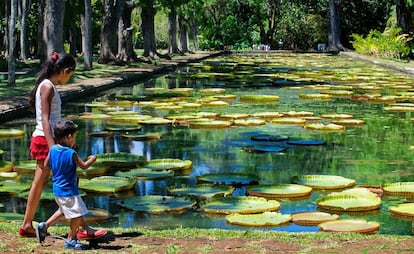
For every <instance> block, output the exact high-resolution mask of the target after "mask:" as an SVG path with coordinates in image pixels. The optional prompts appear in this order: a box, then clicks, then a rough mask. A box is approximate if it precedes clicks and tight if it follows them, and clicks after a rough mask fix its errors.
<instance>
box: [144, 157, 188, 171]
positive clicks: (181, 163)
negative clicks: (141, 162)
mask: <svg viewBox="0 0 414 254" xmlns="http://www.w3.org/2000/svg"><path fill="white" fill-rule="evenodd" d="M192 165H193V162H192V161H191V160H180V159H170V158H164V159H153V160H149V161H147V163H146V164H145V167H146V168H150V169H152V170H184V169H189V168H191V167H192Z"/></svg>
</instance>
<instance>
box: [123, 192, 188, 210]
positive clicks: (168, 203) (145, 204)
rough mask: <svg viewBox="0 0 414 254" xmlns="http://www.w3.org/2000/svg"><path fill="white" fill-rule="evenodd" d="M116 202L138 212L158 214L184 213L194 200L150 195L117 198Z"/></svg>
mask: <svg viewBox="0 0 414 254" xmlns="http://www.w3.org/2000/svg"><path fill="white" fill-rule="evenodd" d="M117 204H118V205H119V206H122V207H124V208H127V209H130V210H134V211H138V212H149V213H154V214H159V213H167V212H172V213H184V212H185V211H187V210H188V209H190V208H191V207H193V206H194V205H195V204H196V202H194V201H191V200H187V199H185V198H182V197H171V196H160V195H151V196H141V197H130V198H126V199H122V200H118V201H117Z"/></svg>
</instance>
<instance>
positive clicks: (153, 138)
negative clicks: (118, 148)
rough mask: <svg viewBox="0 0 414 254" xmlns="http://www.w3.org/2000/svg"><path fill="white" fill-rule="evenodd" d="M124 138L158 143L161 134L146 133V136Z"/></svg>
mask: <svg viewBox="0 0 414 254" xmlns="http://www.w3.org/2000/svg"><path fill="white" fill-rule="evenodd" d="M122 137H123V138H126V139H130V140H135V141H156V140H160V139H161V134H160V133H145V134H130V133H129V134H123V135H122Z"/></svg>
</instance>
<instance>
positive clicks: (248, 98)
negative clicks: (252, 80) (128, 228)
mask: <svg viewBox="0 0 414 254" xmlns="http://www.w3.org/2000/svg"><path fill="white" fill-rule="evenodd" d="M278 100H279V96H277V95H270V94H257V95H253V94H246V95H241V96H240V101H244V102H275V101H278Z"/></svg>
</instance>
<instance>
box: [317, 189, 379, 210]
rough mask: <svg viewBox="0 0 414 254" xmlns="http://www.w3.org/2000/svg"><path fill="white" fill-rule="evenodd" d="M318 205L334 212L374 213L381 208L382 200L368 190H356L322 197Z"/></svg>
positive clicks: (318, 200)
mask: <svg viewBox="0 0 414 254" xmlns="http://www.w3.org/2000/svg"><path fill="white" fill-rule="evenodd" d="M316 204H317V205H318V207H320V208H323V209H327V210H334V211H372V210H376V209H379V208H380V205H381V199H380V198H379V197H378V196H376V195H375V194H374V193H372V192H370V191H369V190H368V189H366V188H354V189H349V190H345V191H342V192H333V193H331V194H329V195H327V196H325V197H321V198H319V199H317V200H316Z"/></svg>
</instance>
